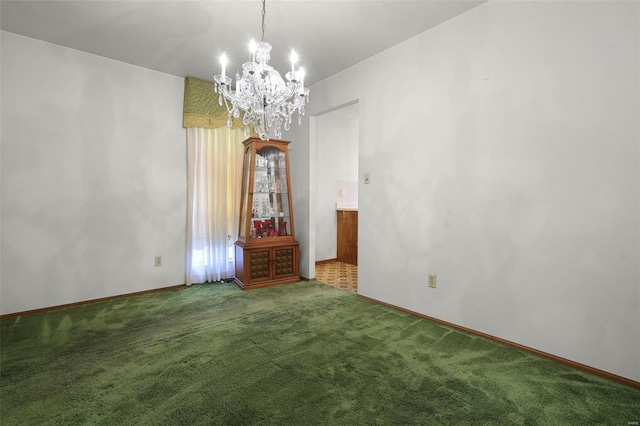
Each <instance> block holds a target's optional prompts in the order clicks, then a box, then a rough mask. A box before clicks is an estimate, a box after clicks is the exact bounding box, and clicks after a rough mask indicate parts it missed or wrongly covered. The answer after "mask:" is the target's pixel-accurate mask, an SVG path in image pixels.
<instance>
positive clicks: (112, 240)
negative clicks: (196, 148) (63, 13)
mask: <svg viewBox="0 0 640 426" xmlns="http://www.w3.org/2000/svg"><path fill="white" fill-rule="evenodd" d="M1 83H2V275H1V279H2V281H1V283H0V284H1V296H2V306H1V308H2V313H3V314H6V313H11V312H20V311H24V310H30V309H37V308H42V307H47V306H54V305H60V304H66V303H72V302H78V301H84V300H90V299H95V298H100V297H106V296H113V295H117V294H124V293H131V292H135V291H142V290H149V289H154V288H160V287H167V286H171V285H177V284H181V283H184V248H185V234H186V230H185V228H186V226H185V217H186V148H185V133H184V129H182V127H181V120H182V94H183V85H184V81H183V79H181V78H177V77H173V76H169V75H166V74H162V73H158V72H155V71H150V70H148V69H145V68H140V67H135V66H132V65H128V64H125V63H122V62H117V61H113V60H110V59H106V58H102V57H99V56H95V55H91V54H87V53H83V52H80V51H77V50H73V49H68V48H64V47H60V46H57V45H53V44H48V43H44V42H41V41H37V40H34V39H29V38H25V37H22V36H17V35H15V34H11V33H6V32H3V33H2V81H1ZM155 256H163V266H161V267H155V266H154V257H155Z"/></svg>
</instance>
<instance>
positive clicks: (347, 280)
mask: <svg viewBox="0 0 640 426" xmlns="http://www.w3.org/2000/svg"><path fill="white" fill-rule="evenodd" d="M315 123H316V124H315V132H316V133H315V141H316V165H315V174H316V175H315V182H316V196H315V197H314V217H315V236H316V238H315V258H316V271H315V276H316V279H317V280H318V281H320V282H323V283H325V284H328V285H331V286H334V287H338V288H341V289H344V290H348V291H352V292H354V293H355V292H357V285H358V267H357V214H358V212H357V211H358V144H359V108H358V103H357V102H356V103H352V104H349V105H345V106H343V107H340V108H337V109H334V110H332V111H330V112H327V113H325V114H322V115H319V116H316V117H315ZM354 216H355V225H354V220H353V218H354ZM345 218H347V219H348V220H347V222H348V226H349V227H350V229H351V231H350V232H349V233H348V234H349V235H347V234H345V229H346V228H345ZM353 226H355V237H354V236H353V235H354V234H353V232H354V230H353ZM345 254H346V255H345Z"/></svg>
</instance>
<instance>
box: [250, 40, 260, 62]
mask: <svg viewBox="0 0 640 426" xmlns="http://www.w3.org/2000/svg"><path fill="white" fill-rule="evenodd" d="M257 48H258V46H257V45H256V41H255V40H254V39H251V41H250V42H249V53H251V62H255V61H256V50H257Z"/></svg>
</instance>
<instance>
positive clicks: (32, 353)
mask: <svg viewBox="0 0 640 426" xmlns="http://www.w3.org/2000/svg"><path fill="white" fill-rule="evenodd" d="M0 332H1V334H0V337H1V342H2V348H1V352H0V354H1V357H0V361H1V364H0V367H1V380H0V401H1V402H0V404H1V405H0V415H1V417H0V419H1V423H2V425H3V426H9V425H75V424H86V425H164V424H166V425H374V424H377V425H418V424H420V425H453V424H455V425H625V426H626V425H628V424H633V423H632V422H637V421H639V420H640V390H638V389H634V388H630V387H627V386H624V385H621V384H618V383H614V382H610V381H607V380H604V379H602V378H599V377H594V376H591V375H589V374H586V373H584V372H580V371H576V370H573V369H570V368H568V367H566V366H563V365H559V364H556V363H554V362H552V361H548V360H545V359H541V358H537V357H535V356H532V355H530V354H527V353H523V352H520V351H518V350H515V349H513V348H510V347H506V346H502V345H499V344H496V343H494V342H491V341H487V340H484V339H482V338H479V337H474V336H470V335H466V334H463V333H461V332H458V331H455V330H452V329H448V328H446V327H443V326H441V325H438V324H434V323H431V322H429V321H426V320H424V319H419V318H416V317H414V316H411V315H408V314H405V313H402V312H399V311H395V310H393V309H390V308H386V307H383V306H380V305H377V304H374V303H371V302H368V301H366V300H363V299H359V298H357V297H356V295H354V294H353V293H350V292H346V291H339V290H337V289H335V288H331V287H329V286H326V285H322V284H319V283H317V282H300V283H296V284H290V285H283V286H278V287H271V288H264V289H258V290H250V291H242V290H239V289H238V288H237V287H236V286H235V285H233V284H205V285H198V286H191V287H185V288H181V289H177V290H171V291H166V292H157V293H150V294H146V295H141V296H135V297H128V298H122V299H115V300H111V301H108V302H99V303H92V304H86V305H82V306H76V307H70V308H66V309H60V310H55V311H49V312H42V313H37V314H31V315H25V316H21V317H13V318H5V319H3V320H2V321H1V322H0Z"/></svg>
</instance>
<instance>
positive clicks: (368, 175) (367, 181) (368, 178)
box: [364, 172, 371, 185]
mask: <svg viewBox="0 0 640 426" xmlns="http://www.w3.org/2000/svg"><path fill="white" fill-rule="evenodd" d="M370 183H371V173H370V172H365V173H364V184H365V185H368V184H370Z"/></svg>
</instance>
